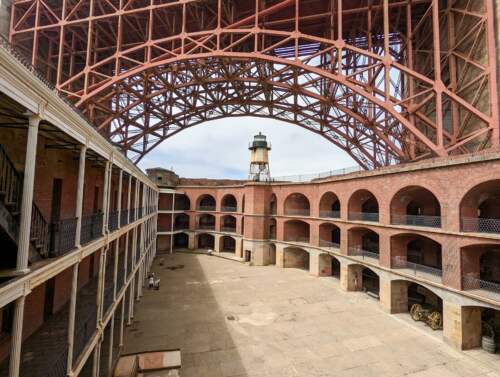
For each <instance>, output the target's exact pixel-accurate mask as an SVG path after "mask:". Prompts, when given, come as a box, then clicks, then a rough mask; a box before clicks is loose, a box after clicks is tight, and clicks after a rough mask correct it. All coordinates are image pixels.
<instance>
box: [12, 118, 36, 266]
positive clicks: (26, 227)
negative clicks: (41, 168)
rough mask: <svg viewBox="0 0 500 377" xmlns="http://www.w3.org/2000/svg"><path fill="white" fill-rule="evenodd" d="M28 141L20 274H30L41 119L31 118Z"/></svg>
mask: <svg viewBox="0 0 500 377" xmlns="http://www.w3.org/2000/svg"><path fill="white" fill-rule="evenodd" d="M28 122H29V125H28V139H27V143H26V160H25V163H24V179H23V193H22V194H23V197H22V201H21V218H20V224H19V238H18V239H19V242H18V247H17V264H16V270H17V272H18V273H21V274H25V273H27V272H29V269H28V257H29V249H30V232H31V212H32V209H33V187H34V185H35V166H36V144H37V139H38V126H39V124H40V117H39V116H38V115H32V116H30V117H29V121H28Z"/></svg>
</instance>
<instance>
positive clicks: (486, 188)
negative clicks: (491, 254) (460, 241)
mask: <svg viewBox="0 0 500 377" xmlns="http://www.w3.org/2000/svg"><path fill="white" fill-rule="evenodd" d="M460 226H461V230H462V232H479V233H500V179H497V180H492V181H488V182H484V183H481V184H480V185H477V186H476V187H474V188H472V189H471V190H470V191H469V192H468V193H467V194H466V195H465V196H464V198H463V199H462V201H461V203H460Z"/></svg>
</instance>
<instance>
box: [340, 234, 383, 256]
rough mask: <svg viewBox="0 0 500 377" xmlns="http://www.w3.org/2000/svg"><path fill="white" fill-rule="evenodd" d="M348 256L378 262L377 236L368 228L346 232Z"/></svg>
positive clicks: (378, 246)
mask: <svg viewBox="0 0 500 377" xmlns="http://www.w3.org/2000/svg"><path fill="white" fill-rule="evenodd" d="M348 238H349V255H353V256H357V257H361V258H362V259H364V258H369V259H372V260H378V259H379V258H380V242H379V235H378V234H377V233H376V232H374V231H373V230H371V229H368V228H352V229H349V231H348Z"/></svg>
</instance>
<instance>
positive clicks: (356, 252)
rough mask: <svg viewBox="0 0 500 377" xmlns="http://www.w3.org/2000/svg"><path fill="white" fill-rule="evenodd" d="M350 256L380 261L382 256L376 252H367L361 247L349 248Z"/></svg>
mask: <svg viewBox="0 0 500 377" xmlns="http://www.w3.org/2000/svg"><path fill="white" fill-rule="evenodd" d="M349 255H352V256H354V257H361V258H363V259H365V258H369V259H377V260H378V259H380V254H379V253H378V252H376V251H373V250H372V251H370V250H365V249H362V248H361V247H359V246H351V247H349Z"/></svg>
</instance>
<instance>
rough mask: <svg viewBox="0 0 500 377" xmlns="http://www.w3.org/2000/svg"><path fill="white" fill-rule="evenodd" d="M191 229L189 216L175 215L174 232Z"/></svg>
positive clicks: (183, 214)
mask: <svg viewBox="0 0 500 377" xmlns="http://www.w3.org/2000/svg"><path fill="white" fill-rule="evenodd" d="M185 229H189V216H188V215H186V214H185V213H180V214H177V215H175V218H174V230H185Z"/></svg>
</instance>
